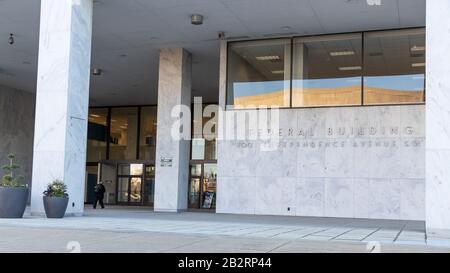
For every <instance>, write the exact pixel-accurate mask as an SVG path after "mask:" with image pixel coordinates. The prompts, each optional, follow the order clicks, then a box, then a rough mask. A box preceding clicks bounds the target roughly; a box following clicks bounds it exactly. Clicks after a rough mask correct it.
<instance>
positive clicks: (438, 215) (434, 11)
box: [426, 0, 450, 236]
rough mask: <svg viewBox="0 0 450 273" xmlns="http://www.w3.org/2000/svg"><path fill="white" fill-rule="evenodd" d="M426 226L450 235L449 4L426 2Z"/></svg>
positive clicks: (429, 229)
mask: <svg viewBox="0 0 450 273" xmlns="http://www.w3.org/2000/svg"><path fill="white" fill-rule="evenodd" d="M426 4H427V23H426V24H427V33H426V36H427V38H426V39H427V73H426V74H427V80H426V82H427V106H426V118H427V120H426V138H427V151H426V225H427V230H428V232H429V234H430V235H433V234H435V233H438V234H439V233H445V235H447V236H448V235H450V198H449V196H450V122H449V121H450V111H449V107H450V77H449V75H450V66H449V62H450V52H449V48H450V35H449V33H450V17H449V16H448V14H449V13H450V1H447V0H433V1H427V3H426Z"/></svg>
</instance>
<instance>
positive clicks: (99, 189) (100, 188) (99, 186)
mask: <svg viewBox="0 0 450 273" xmlns="http://www.w3.org/2000/svg"><path fill="white" fill-rule="evenodd" d="M105 192H106V188H105V186H103V184H97V185H95V187H94V193H95V196H97V197H103V195H104V194H105Z"/></svg>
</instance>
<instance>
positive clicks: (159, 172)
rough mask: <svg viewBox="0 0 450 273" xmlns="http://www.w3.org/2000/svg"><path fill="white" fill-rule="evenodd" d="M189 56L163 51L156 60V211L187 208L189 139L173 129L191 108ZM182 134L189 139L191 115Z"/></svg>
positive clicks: (186, 115) (175, 50)
mask: <svg viewBox="0 0 450 273" xmlns="http://www.w3.org/2000/svg"><path fill="white" fill-rule="evenodd" d="M191 66H192V65H191V55H190V53H189V52H187V51H186V50H184V49H182V48H175V49H162V50H161V51H160V59H159V82H158V122H157V124H158V130H157V138H156V177H155V179H156V184H155V205H154V207H155V211H161V212H178V211H183V210H186V209H187V197H188V182H189V181H188V180H189V158H190V140H189V139H186V138H182V137H181V133H180V135H178V133H176V134H177V135H174V131H177V132H180V130H173V128H174V124H175V123H176V122H177V120H178V119H177V118H176V116H179V114H180V112H179V109H177V107H179V106H184V107H185V108H190V105H191ZM184 115H185V116H184V117H185V118H186V119H188V122H187V123H185V124H184V126H183V128H182V129H183V132H184V133H185V135H188V136H189V137H190V132H191V121H190V120H191V118H190V113H184Z"/></svg>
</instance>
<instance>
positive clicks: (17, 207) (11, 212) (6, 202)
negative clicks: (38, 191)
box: [0, 154, 28, 218]
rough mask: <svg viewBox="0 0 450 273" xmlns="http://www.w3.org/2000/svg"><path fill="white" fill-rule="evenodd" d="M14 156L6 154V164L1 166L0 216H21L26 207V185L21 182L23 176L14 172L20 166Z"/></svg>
mask: <svg viewBox="0 0 450 273" xmlns="http://www.w3.org/2000/svg"><path fill="white" fill-rule="evenodd" d="M15 158H16V157H15V156H14V155H13V154H10V155H8V160H9V162H8V164H6V165H4V166H2V169H3V170H4V172H5V175H4V176H3V177H2V180H1V183H0V218H22V217H23V214H24V212H25V208H26V207H27V201H28V185H26V184H23V183H22V181H23V180H24V176H22V175H17V174H16V172H17V170H18V169H20V166H19V165H18V164H16V163H15Z"/></svg>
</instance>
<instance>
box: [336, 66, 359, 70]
mask: <svg viewBox="0 0 450 273" xmlns="http://www.w3.org/2000/svg"><path fill="white" fill-rule="evenodd" d="M339 70H340V71H356V70H362V67H361V66H343V67H339Z"/></svg>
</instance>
